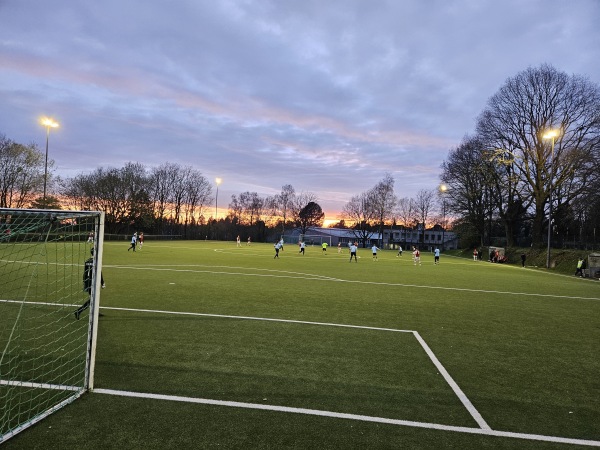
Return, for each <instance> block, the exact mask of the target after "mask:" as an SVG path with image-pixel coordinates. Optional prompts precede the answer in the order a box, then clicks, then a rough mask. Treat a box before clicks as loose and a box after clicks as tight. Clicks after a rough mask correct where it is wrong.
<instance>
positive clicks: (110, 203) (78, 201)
mask: <svg viewBox="0 0 600 450" xmlns="http://www.w3.org/2000/svg"><path fill="white" fill-rule="evenodd" d="M149 190H150V177H148V176H147V175H146V169H145V168H144V166H143V165H142V164H139V163H131V162H130V163H127V164H126V165H125V166H124V167H123V168H121V169H115V168H111V169H105V168H102V167H100V168H98V169H96V170H95V171H94V172H92V173H91V174H87V175H83V174H82V175H78V176H76V177H74V178H72V179H69V180H66V181H65V183H64V189H63V195H64V196H65V197H66V198H68V201H69V202H70V203H72V204H75V205H76V206H77V207H80V208H81V209H90V210H100V211H104V213H105V227H106V231H107V232H108V233H119V232H124V231H127V232H129V231H130V229H131V228H132V227H133V228H136V229H137V228H144V227H147V226H150V225H151V223H152V202H151V201H150V195H149Z"/></svg>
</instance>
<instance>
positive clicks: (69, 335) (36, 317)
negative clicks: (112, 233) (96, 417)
mask: <svg viewBox="0 0 600 450" xmlns="http://www.w3.org/2000/svg"><path fill="white" fill-rule="evenodd" d="M103 233H104V213H100V212H82V211H49V210H24V209H6V208H0V352H1V353H0V405H2V407H1V408H0V444H1V443H2V442H4V441H6V440H7V439H10V438H11V437H12V436H14V435H15V434H17V433H19V432H20V431H22V430H24V429H26V428H27V427H29V426H31V425H33V424H35V423H37V422H38V421H40V420H41V419H43V418H44V417H46V416H48V415H49V414H51V413H53V412H54V411H57V410H58V409H60V408H62V407H64V406H65V405H67V404H69V403H70V402H72V401H74V400H75V399H76V398H78V397H79V396H81V394H83V393H84V392H85V391H86V390H87V389H92V388H93V370H94V368H93V366H94V357H95V340H96V332H97V327H96V324H97V323H98V306H99V292H100V280H99V278H101V275H100V276H97V275H99V274H101V272H100V268H101V265H102V242H103ZM88 300H89V303H87V302H88ZM86 303H87V304H88V305H89V307H88V308H86V309H85V311H83V312H82V313H81V314H80V315H78V317H79V319H77V318H76V317H75V316H76V314H74V313H75V311H77V310H78V308H80V307H81V306H83V305H85V304H86Z"/></svg>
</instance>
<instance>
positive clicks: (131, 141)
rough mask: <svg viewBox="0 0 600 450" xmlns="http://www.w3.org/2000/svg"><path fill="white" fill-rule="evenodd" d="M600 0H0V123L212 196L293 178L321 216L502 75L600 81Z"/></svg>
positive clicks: (434, 137)
mask: <svg viewBox="0 0 600 450" xmlns="http://www.w3.org/2000/svg"><path fill="white" fill-rule="evenodd" d="M598 23H600V1H598V0H571V1H567V0H561V1H558V0H503V1H492V0H489V1H488V0H457V1H452V0H411V1H406V0H390V1H383V0H381V1H380V0H370V1H367V0H364V1H358V0H330V1H322V0H302V1H291V0H264V1H259V0H239V1H236V0H219V1H204V0H179V1H174V2H166V1H144V2H142V1H137V0H133V1H122V0H119V1H116V0H104V1H102V2H85V1H73V0H53V1H52V2H43V1H41V0H27V1H24V0H0V24H1V26H0V101H1V105H2V106H1V108H0V134H4V135H6V137H8V138H10V139H12V140H15V141H17V142H20V143H23V144H28V143H32V142H35V143H37V144H38V146H39V147H40V148H41V149H44V148H45V129H44V127H43V126H41V125H40V123H39V119H40V117H41V116H42V115H47V116H51V117H53V118H54V119H55V120H56V121H58V122H59V123H60V127H59V128H58V129H54V130H52V131H51V135H50V145H49V150H50V158H51V159H53V160H54V161H55V173H56V174H58V175H61V176H63V177H71V176H74V175H77V174H79V173H81V172H90V171H92V170H94V169H96V168H97V167H100V166H103V167H122V166H123V165H124V164H125V163H126V162H128V161H133V162H141V163H143V164H145V165H146V166H148V167H153V166H157V165H160V164H162V163H164V162H167V161H168V162H173V163H179V164H182V165H191V166H193V167H194V168H196V169H198V170H200V171H201V172H202V173H203V175H204V176H206V177H207V178H208V179H209V180H210V181H212V182H214V180H215V178H216V177H220V178H222V180H223V181H222V184H221V186H220V187H219V206H220V207H222V208H225V207H226V206H227V204H228V203H229V200H230V197H231V195H232V194H239V193H241V192H243V191H251V192H254V191H255V192H258V193H259V194H260V195H263V196H266V195H273V194H276V193H278V192H280V191H281V187H282V186H283V185H285V184H291V185H293V186H294V188H295V189H296V191H297V192H302V191H310V192H314V193H315V194H317V196H318V202H319V204H321V206H322V207H323V209H324V210H325V213H326V215H327V217H328V218H329V219H334V218H336V215H337V214H338V212H339V211H340V210H341V208H342V207H343V205H344V204H345V203H346V202H347V201H348V200H349V199H350V197H351V196H352V195H355V194H358V193H360V192H362V191H365V190H367V189H369V188H371V187H372V186H373V185H374V184H375V183H376V182H377V181H379V180H381V179H382V178H383V176H384V175H385V173H386V172H389V173H391V174H392V175H393V176H394V178H395V180H396V193H397V195H398V196H400V197H412V196H414V195H415V194H416V192H417V191H418V190H419V189H434V188H436V187H437V186H438V185H439V175H440V164H441V163H442V161H443V160H444V159H445V158H446V156H447V154H448V151H449V150H450V149H452V148H454V147H456V146H458V145H459V144H460V141H461V139H462V138H463V137H464V136H465V135H466V134H469V133H472V132H473V130H474V127H475V120H476V118H477V116H478V115H479V113H480V112H481V111H482V110H483V108H484V107H485V104H486V102H487V100H488V98H489V97H491V96H492V95H493V94H494V93H495V92H496V91H497V90H498V89H499V88H500V87H501V86H502V84H503V83H504V82H505V81H506V79H507V78H508V77H512V76H514V75H516V74H517V73H519V72H520V71H522V70H525V69H527V68H528V67H536V66H539V65H540V64H543V63H549V64H552V65H553V66H554V67H555V68H557V69H558V70H561V71H564V72H566V73H568V74H578V75H584V76H587V77H589V78H590V80H591V81H593V82H595V83H599V82H600V27H599V26H598Z"/></svg>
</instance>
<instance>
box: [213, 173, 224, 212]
mask: <svg viewBox="0 0 600 450" xmlns="http://www.w3.org/2000/svg"><path fill="white" fill-rule="evenodd" d="M222 181H223V180H222V179H221V178H215V183H216V185H217V194H216V195H215V221H216V220H217V215H218V210H219V185H220V184H221V182H222Z"/></svg>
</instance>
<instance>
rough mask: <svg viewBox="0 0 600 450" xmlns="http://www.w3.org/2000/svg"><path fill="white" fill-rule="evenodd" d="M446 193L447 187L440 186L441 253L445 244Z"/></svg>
mask: <svg viewBox="0 0 600 450" xmlns="http://www.w3.org/2000/svg"><path fill="white" fill-rule="evenodd" d="M447 192H448V186H446V185H445V184H443V183H442V184H440V195H441V196H442V252H443V251H444V246H445V244H446V240H445V238H446V193H447Z"/></svg>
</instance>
